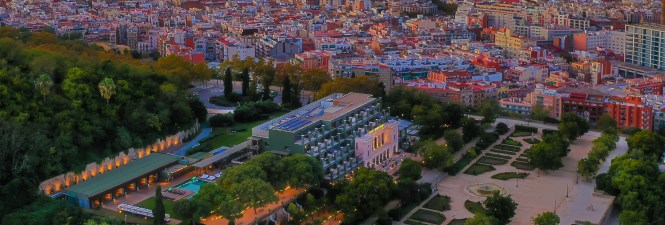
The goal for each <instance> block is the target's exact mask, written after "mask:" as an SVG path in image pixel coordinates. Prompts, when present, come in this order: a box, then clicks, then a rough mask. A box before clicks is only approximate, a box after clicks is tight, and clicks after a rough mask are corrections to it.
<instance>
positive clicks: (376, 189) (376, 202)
mask: <svg viewBox="0 0 665 225" xmlns="http://www.w3.org/2000/svg"><path fill="white" fill-rule="evenodd" d="M392 186H393V179H392V177H391V176H390V175H388V174H387V173H386V172H383V171H376V170H371V169H367V168H364V167H361V168H360V169H358V170H357V171H356V172H355V174H354V177H353V179H352V180H351V181H349V183H348V184H347V185H346V186H344V187H343V189H342V193H340V194H339V195H337V198H336V200H335V204H336V205H337V207H339V208H340V209H341V211H342V212H343V213H344V221H345V222H346V223H353V222H357V221H358V220H360V219H364V218H365V217H367V216H369V215H371V214H372V213H374V212H375V211H376V210H377V209H378V208H379V207H383V206H384V205H385V204H386V203H388V201H389V200H390V196H391V192H390V191H391V190H392Z"/></svg>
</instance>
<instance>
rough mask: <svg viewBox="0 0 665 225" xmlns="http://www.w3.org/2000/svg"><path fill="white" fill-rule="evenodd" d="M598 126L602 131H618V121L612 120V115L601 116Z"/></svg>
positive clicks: (604, 114)
mask: <svg viewBox="0 0 665 225" xmlns="http://www.w3.org/2000/svg"><path fill="white" fill-rule="evenodd" d="M596 126H597V127H598V129H600V130H601V131H606V130H616V129H617V121H616V120H614V119H612V117H611V116H610V114H607V113H603V115H601V116H600V118H598V121H597V122H596Z"/></svg>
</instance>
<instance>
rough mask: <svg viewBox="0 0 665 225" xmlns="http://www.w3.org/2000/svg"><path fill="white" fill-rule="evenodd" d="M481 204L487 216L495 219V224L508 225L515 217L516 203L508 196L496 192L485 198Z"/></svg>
mask: <svg viewBox="0 0 665 225" xmlns="http://www.w3.org/2000/svg"><path fill="white" fill-rule="evenodd" d="M483 204H484V205H485V208H486V209H487V214H488V215H489V216H492V217H494V218H496V222H497V224H500V225H505V224H508V223H510V220H511V219H512V218H513V216H515V210H516V209H517V202H515V201H513V198H512V197H510V195H508V196H503V195H500V194H499V193H498V192H495V193H494V194H492V196H490V197H487V198H486V199H485V201H484V202H483Z"/></svg>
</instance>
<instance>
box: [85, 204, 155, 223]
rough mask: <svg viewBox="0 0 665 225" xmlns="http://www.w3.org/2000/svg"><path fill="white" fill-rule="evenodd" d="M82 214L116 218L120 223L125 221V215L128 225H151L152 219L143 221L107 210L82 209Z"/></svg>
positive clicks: (140, 217)
mask: <svg viewBox="0 0 665 225" xmlns="http://www.w3.org/2000/svg"><path fill="white" fill-rule="evenodd" d="M83 212H84V213H89V214H91V215H94V216H99V217H105V218H116V219H118V220H120V221H125V215H127V222H128V223H130V224H152V223H153V219H145V218H144V217H143V216H135V215H132V214H127V213H119V212H116V211H113V210H110V209H107V208H99V209H85V208H84V209H83Z"/></svg>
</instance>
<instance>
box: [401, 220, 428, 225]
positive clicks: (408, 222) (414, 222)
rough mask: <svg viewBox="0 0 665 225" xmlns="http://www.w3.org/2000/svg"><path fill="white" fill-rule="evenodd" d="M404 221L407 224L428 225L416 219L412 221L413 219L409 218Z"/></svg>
mask: <svg viewBox="0 0 665 225" xmlns="http://www.w3.org/2000/svg"><path fill="white" fill-rule="evenodd" d="M404 223H405V224H409V225H428V224H426V223H422V222H418V221H414V220H410V219H409V220H406V221H404Z"/></svg>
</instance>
